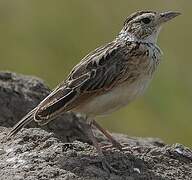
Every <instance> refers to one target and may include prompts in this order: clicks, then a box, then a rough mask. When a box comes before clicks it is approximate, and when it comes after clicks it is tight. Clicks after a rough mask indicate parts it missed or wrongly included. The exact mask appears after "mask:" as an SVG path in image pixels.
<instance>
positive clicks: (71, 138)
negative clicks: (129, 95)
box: [0, 72, 192, 180]
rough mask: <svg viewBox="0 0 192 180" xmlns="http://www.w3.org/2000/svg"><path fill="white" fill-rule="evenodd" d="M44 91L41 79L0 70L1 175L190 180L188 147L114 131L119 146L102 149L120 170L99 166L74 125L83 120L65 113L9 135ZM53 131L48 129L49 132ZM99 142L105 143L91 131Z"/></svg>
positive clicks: (2, 178)
mask: <svg viewBox="0 0 192 180" xmlns="http://www.w3.org/2000/svg"><path fill="white" fill-rule="evenodd" d="M48 93H49V89H48V88H47V87H46V86H45V85H44V84H43V82H42V81H41V80H39V79H37V78H34V77H30V76H23V75H17V74H14V73H10V72H1V73H0V126H1V127H0V180H22V179H26V180H36V179H39V180H49V179H53V180H61V179H64V180H73V179H75V180H76V179H77V180H104V179H108V180H150V179H151V180H169V179H173V180H177V179H178V180H190V179H192V151H191V150H190V149H189V148H187V147H184V146H183V145H180V144H175V145H166V144H164V143H163V142H162V141H161V140H159V139H154V138H131V137H128V136H126V135H121V134H113V135H114V137H115V138H116V139H117V140H118V141H120V142H121V143H122V144H124V147H125V148H124V150H123V151H121V152H120V151H118V150H116V149H114V148H109V149H106V150H105V151H104V154H105V156H106V159H107V161H108V162H109V163H110V164H111V165H112V166H113V167H114V168H115V169H117V170H119V172H110V173H109V172H107V171H106V170H104V169H103V167H102V165H101V162H100V160H99V158H98V156H97V152H96V150H95V148H94V147H93V146H91V145H90V144H89V141H88V139H87V137H86V136H85V135H84V134H83V132H82V131H81V129H80V128H79V124H80V123H81V122H82V119H81V118H78V117H77V116H75V115H74V114H72V113H66V114H65V115H64V116H62V117H60V118H58V119H57V120H55V121H53V122H50V124H49V125H48V126H46V127H44V129H41V128H34V126H36V127H37V125H36V124H35V123H31V124H30V125H29V126H30V127H33V128H29V129H26V128H24V129H23V130H22V131H20V132H19V133H18V134H17V135H16V136H14V137H13V138H12V139H6V134H7V132H8V131H9V128H10V126H12V125H13V124H15V123H16V122H17V121H18V120H19V119H20V118H21V117H22V116H23V115H24V114H25V113H26V112H27V111H29V110H30V109H32V108H33V107H34V106H35V105H36V104H38V102H39V101H40V100H41V99H42V98H43V97H45V96H46V95H47V94H48ZM50 131H52V132H50ZM95 133H96V135H97V137H98V139H99V141H100V142H101V143H102V144H105V145H107V144H109V143H108V142H107V141H106V139H105V138H104V137H103V136H102V135H101V134H99V133H98V132H97V131H95Z"/></svg>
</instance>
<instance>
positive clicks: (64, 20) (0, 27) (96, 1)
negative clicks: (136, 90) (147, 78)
mask: <svg viewBox="0 0 192 180" xmlns="http://www.w3.org/2000/svg"><path fill="white" fill-rule="evenodd" d="M191 8H192V1H189V0H188V1H178V0H155V1H154V0H119V1H117V0H105V1H103V0H91V1H90V0H81V1H78V0H70V1H66V0H57V1H53V0H41V1H39V0H28V1H24V0H15V1H11V0H10V1H9V0H4V1H3V0H0V70H11V71H16V72H18V73H23V74H29V75H35V76H38V77H41V78H42V79H44V80H45V81H46V82H47V83H48V84H49V85H50V87H51V88H54V86H56V84H57V83H59V82H60V81H61V80H63V79H64V78H65V76H66V75H67V74H68V73H69V71H70V70H71V68H72V67H73V66H74V65H75V64H76V63H78V62H79V61H80V59H81V58H82V57H83V56H85V55H86V54H87V53H88V52H90V51H91V50H93V49H95V48H96V47H98V46H100V45H102V44H104V43H106V42H109V41H111V40H112V39H113V38H114V37H115V36H116V34H117V33H118V32H119V31H120V29H121V27H122V24H123V21H124V19H125V18H126V16H128V15H129V14H130V13H132V12H134V11H137V10H146V9H152V10H159V11H164V10H176V11H180V12H182V14H183V15H182V16H180V17H177V18H176V19H174V21H172V22H170V23H168V24H166V25H165V27H164V29H163V30H162V32H161V34H160V37H159V41H158V44H159V46H160V47H161V49H162V50H163V51H164V56H163V61H162V63H161V66H160V67H159V71H158V72H157V73H156V75H155V77H154V80H153V81H152V83H151V85H150V87H149V89H148V91H147V92H146V94H145V95H144V96H143V97H141V98H139V99H138V100H137V101H135V102H133V103H132V104H130V105H129V106H128V107H126V108H124V109H122V110H120V111H118V112H115V113H113V114H112V115H110V116H106V117H102V118H99V121H100V122H101V123H102V124H103V125H104V126H105V127H106V128H108V129H109V130H110V131H113V132H120V133H127V134H128V135H130V136H143V137H144V136H150V137H160V138H162V139H163V140H164V141H165V142H168V143H175V142H179V143H183V144H185V145H188V146H190V147H192V143H191V139H192V58H191V53H192V49H191V46H192V45H191V43H192V10H191Z"/></svg>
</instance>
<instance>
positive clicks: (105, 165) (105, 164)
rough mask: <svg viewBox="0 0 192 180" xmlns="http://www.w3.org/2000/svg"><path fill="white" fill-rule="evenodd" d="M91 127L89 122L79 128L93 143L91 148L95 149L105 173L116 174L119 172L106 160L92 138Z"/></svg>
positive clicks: (93, 137)
mask: <svg viewBox="0 0 192 180" xmlns="http://www.w3.org/2000/svg"><path fill="white" fill-rule="evenodd" d="M92 125H93V121H92V120H91V121H89V122H88V123H83V124H82V125H81V126H83V127H82V128H83V129H84V131H85V132H86V134H87V136H88V137H89V138H90V140H91V141H92V143H93V146H94V147H95V148H96V150H97V152H98V155H99V158H100V160H101V163H102V166H103V169H105V170H106V171H107V172H109V170H110V171H112V172H116V173H118V172H119V171H118V170H116V169H115V168H113V167H112V166H111V165H110V164H109V163H108V162H107V160H106V158H105V155H104V154H103V152H102V148H101V147H100V145H99V143H98V141H97V139H96V138H95V136H94V133H93V131H92Z"/></svg>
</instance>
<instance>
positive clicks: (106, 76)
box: [8, 10, 181, 164]
mask: <svg viewBox="0 0 192 180" xmlns="http://www.w3.org/2000/svg"><path fill="white" fill-rule="evenodd" d="M180 14H181V13H179V12H174V11H165V12H157V11H152V10H143V11H137V12H135V13H132V14H131V15H130V16H128V17H127V18H126V20H125V21H124V24H123V27H122V29H121V31H120V32H119V33H118V34H117V36H116V37H115V38H114V39H113V40H112V41H111V42H109V43H107V44H105V45H103V46H100V47H98V48H96V49H95V50H93V51H92V52H90V53H89V54H88V55H86V56H85V57H84V58H83V59H82V60H81V61H80V62H79V63H78V64H77V65H76V66H74V68H73V69H72V70H71V72H70V73H69V75H68V76H67V77H66V78H65V80H64V81H62V82H61V83H60V84H59V85H58V86H57V87H56V88H55V89H54V90H53V91H52V92H51V93H50V94H49V95H48V96H47V97H46V98H45V99H44V100H42V101H41V102H40V103H39V104H38V105H37V106H36V107H35V108H34V109H33V110H31V111H30V112H29V113H28V114H27V115H26V116H24V117H23V118H22V119H21V120H20V121H19V122H18V123H17V124H16V125H15V126H14V127H13V128H12V129H11V131H10V132H9V133H8V137H11V136H13V135H15V134H16V133H17V132H18V131H19V130H20V129H21V128H22V127H24V126H25V125H27V124H28V123H30V122H31V121H33V120H34V121H36V122H37V123H38V124H39V125H45V124H47V123H48V122H49V121H50V120H53V119H55V118H56V117H58V116H60V115H62V114H63V113H65V112H69V111H71V112H74V113H80V114H82V115H83V116H84V117H85V122H86V123H84V125H82V126H83V127H82V129H83V130H84V132H85V133H86V134H87V136H88V137H89V138H90V140H91V141H92V143H93V145H94V146H95V148H96V149H97V152H98V154H99V155H100V157H104V154H103V150H102V148H101V146H100V145H99V143H98V142H97V139H96V137H95V135H94V133H93V131H92V128H93V126H94V127H96V128H97V129H98V130H100V131H101V132H102V133H103V134H104V135H105V136H106V137H107V138H108V139H109V140H110V142H111V143H112V145H113V146H115V147H117V148H118V149H120V150H121V149H122V145H121V144H120V143H119V142H118V141H117V140H115V139H114V138H113V137H112V136H111V135H110V133H109V132H108V131H107V130H105V129H104V128H102V127H101V126H100V125H99V124H98V123H97V122H96V120H95V117H97V116H102V115H107V114H110V113H111V112H114V111H116V110H118V109H120V108H122V107H124V106H126V105H127V104H129V103H130V102H131V101H133V100H134V99H136V98H137V97H139V96H140V95H142V94H143V93H144V91H145V90H146V88H147V87H148V85H149V84H150V82H151V80H152V78H153V75H154V73H155V71H156V69H157V67H158V65H159V63H160V61H161V56H162V51H161V49H160V47H159V46H158V45H157V38H158V35H159V32H160V30H161V28H162V26H163V25H164V23H166V22H168V21H170V20H171V19H173V18H175V17H176V16H178V15H180ZM105 164H106V162H105Z"/></svg>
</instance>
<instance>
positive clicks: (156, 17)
mask: <svg viewBox="0 0 192 180" xmlns="http://www.w3.org/2000/svg"><path fill="white" fill-rule="evenodd" d="M178 15H180V13H178V12H173V11H168V12H163V13H159V12H155V11H138V12H136V13H133V14H131V15H130V16H128V17H127V19H126V20H125V23H124V26H123V29H122V31H121V32H120V34H119V37H126V36H128V37H129V38H130V39H132V40H137V41H144V42H151V43H156V41H157V37H158V34H159V31H160V29H161V27H162V25H163V24H164V23H165V22H167V21H169V20H171V19H173V18H174V17H176V16H178Z"/></svg>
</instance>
